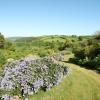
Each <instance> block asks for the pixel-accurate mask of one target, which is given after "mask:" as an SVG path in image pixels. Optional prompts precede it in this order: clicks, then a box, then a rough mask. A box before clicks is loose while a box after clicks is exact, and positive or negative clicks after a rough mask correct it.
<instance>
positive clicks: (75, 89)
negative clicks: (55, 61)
mask: <svg viewBox="0 0 100 100" xmlns="http://www.w3.org/2000/svg"><path fill="white" fill-rule="evenodd" d="M64 64H66V66H68V67H69V69H70V74H69V76H67V77H65V78H64V79H63V81H62V83H61V84H60V85H58V86H55V87H53V88H52V89H51V90H49V91H47V92H43V91H40V92H39V93H37V94H34V95H33V96H30V97H29V100H100V74H97V73H95V72H94V71H91V70H87V69H84V68H81V67H80V66H77V65H74V64H70V63H64Z"/></svg>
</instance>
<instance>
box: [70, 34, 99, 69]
mask: <svg viewBox="0 0 100 100" xmlns="http://www.w3.org/2000/svg"><path fill="white" fill-rule="evenodd" d="M98 37H99V34H98V35H97V34H96V35H95V36H94V37H92V38H91V39H88V40H85V41H82V42H80V45H79V46H78V47H76V48H74V49H73V53H74V54H75V57H74V58H73V59H71V61H72V62H74V63H76V64H80V65H83V66H86V67H87V68H91V69H96V70H98V69H99V68H100V57H99V55H100V39H99V38H98Z"/></svg>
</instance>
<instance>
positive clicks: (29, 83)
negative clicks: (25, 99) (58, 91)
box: [0, 57, 67, 100]
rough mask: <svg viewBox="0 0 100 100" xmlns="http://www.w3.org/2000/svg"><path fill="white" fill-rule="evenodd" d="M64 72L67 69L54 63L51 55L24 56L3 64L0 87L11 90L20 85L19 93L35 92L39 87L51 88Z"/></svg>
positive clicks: (58, 81)
mask: <svg viewBox="0 0 100 100" xmlns="http://www.w3.org/2000/svg"><path fill="white" fill-rule="evenodd" d="M63 73H64V74H63ZM65 74H67V69H66V68H65V67H63V66H61V65H59V64H56V63H55V60H54V59H52V58H51V57H44V58H34V57H25V58H22V59H20V60H16V61H12V62H9V63H7V64H6V65H5V69H4V73H3V76H2V78H0V89H2V90H6V91H7V90H9V91H12V90H14V89H16V87H17V86H20V90H19V93H21V94H22V96H26V95H28V94H30V93H32V92H33V93H37V92H38V91H39V90H40V89H43V90H49V89H51V88H52V87H53V86H54V85H58V84H59V83H60V82H61V79H62V77H63V75H65ZM5 98H7V95H5ZM4 100H9V99H4Z"/></svg>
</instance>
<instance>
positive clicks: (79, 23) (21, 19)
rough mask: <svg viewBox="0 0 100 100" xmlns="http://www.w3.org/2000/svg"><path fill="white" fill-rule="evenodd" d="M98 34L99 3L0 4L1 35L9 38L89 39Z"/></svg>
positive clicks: (26, 0) (40, 0) (6, 0)
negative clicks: (46, 36) (84, 37)
mask: <svg viewBox="0 0 100 100" xmlns="http://www.w3.org/2000/svg"><path fill="white" fill-rule="evenodd" d="M97 30H100V0H0V32H2V33H3V34H4V35H5V36H6V37H8V36H9V37H10V36H39V35H50V34H53V35H54V34H64V35H72V34H76V35H90V34H93V32H95V31H97Z"/></svg>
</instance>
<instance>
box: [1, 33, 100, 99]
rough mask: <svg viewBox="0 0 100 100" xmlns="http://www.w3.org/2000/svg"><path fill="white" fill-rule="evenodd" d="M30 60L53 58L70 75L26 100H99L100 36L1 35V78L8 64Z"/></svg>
mask: <svg viewBox="0 0 100 100" xmlns="http://www.w3.org/2000/svg"><path fill="white" fill-rule="evenodd" d="M32 56H35V57H39V58H43V57H47V56H49V57H53V58H54V59H56V60H57V63H58V64H60V65H61V66H62V65H64V66H66V67H68V69H69V73H68V75H66V76H64V77H63V79H62V82H61V83H60V84H59V85H57V86H54V87H53V88H51V89H50V90H48V91H46V92H45V91H43V90H40V91H39V92H38V93H36V94H33V95H29V96H28V99H29V100H100V34H96V35H93V36H76V35H72V36H65V35H51V36H40V37H11V38H5V37H4V36H3V35H2V34H0V76H1V77H2V76H3V73H4V72H3V71H4V69H5V66H4V65H5V64H7V63H8V62H9V61H13V60H19V59H22V58H24V57H32ZM59 57H63V60H58V59H59ZM51 72H52V71H51ZM19 92H20V91H19ZM19 92H18V94H19ZM0 93H1V94H2V90H0ZM12 93H13V92H12Z"/></svg>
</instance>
